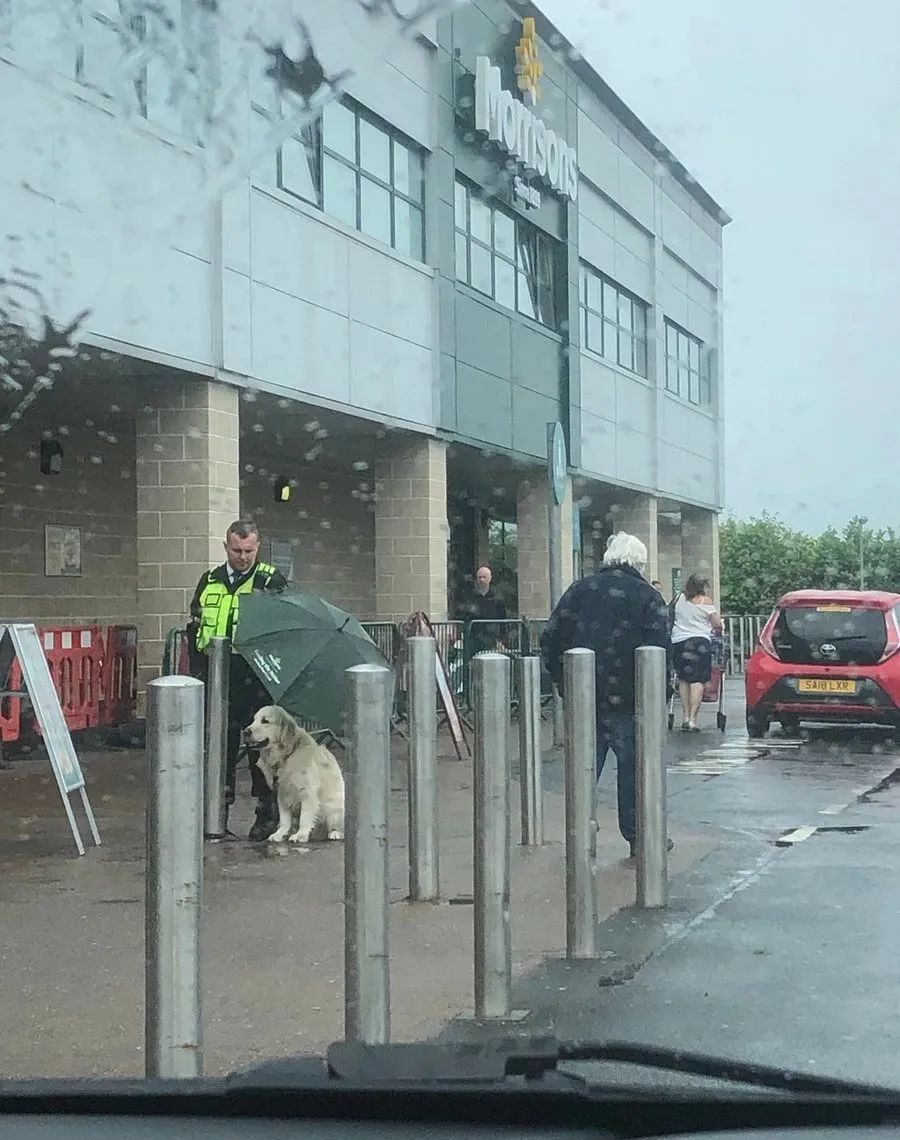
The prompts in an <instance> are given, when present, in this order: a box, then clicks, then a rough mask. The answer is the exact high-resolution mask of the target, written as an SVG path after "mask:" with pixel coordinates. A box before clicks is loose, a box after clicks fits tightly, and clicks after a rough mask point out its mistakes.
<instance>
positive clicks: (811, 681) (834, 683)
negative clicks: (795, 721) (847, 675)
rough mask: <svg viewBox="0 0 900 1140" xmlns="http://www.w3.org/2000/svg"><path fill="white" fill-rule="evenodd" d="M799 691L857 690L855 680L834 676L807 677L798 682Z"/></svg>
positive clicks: (830, 691) (852, 691) (846, 691)
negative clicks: (843, 679) (841, 679)
mask: <svg viewBox="0 0 900 1140" xmlns="http://www.w3.org/2000/svg"><path fill="white" fill-rule="evenodd" d="M797 692H798V693H850V694H851V695H852V694H854V693H855V692H856V682H855V681H840V680H837V679H836V678H834V677H807V678H804V679H803V680H801V681H798V682H797Z"/></svg>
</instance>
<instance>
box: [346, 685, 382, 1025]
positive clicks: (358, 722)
mask: <svg viewBox="0 0 900 1140" xmlns="http://www.w3.org/2000/svg"><path fill="white" fill-rule="evenodd" d="M347 684H348V689H349V695H348V700H349V707H348V710H347V711H348V716H347V721H348V732H347V772H346V792H347V803H346V812H345V816H346V820H345V825H344V831H345V845H344V1036H345V1039H346V1040H347V1041H362V1042H364V1043H365V1044H367V1045H385V1044H387V1042H388V1041H389V1040H390V1036H391V995H390V951H389V939H388V884H389V871H388V807H389V801H390V782H391V735H390V713H391V697H392V695H393V674H392V673H391V670H390V669H386V668H384V666H382V665H354V666H353V667H352V668H350V669H348V670H347Z"/></svg>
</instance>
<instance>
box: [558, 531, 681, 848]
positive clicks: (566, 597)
mask: <svg viewBox="0 0 900 1140" xmlns="http://www.w3.org/2000/svg"><path fill="white" fill-rule="evenodd" d="M646 565H647V548H646V546H644V544H643V543H642V542H641V541H640V539H638V538H635V536H634V535H631V534H626V533H625V532H624V531H620V532H619V533H618V534H616V535H613V536H612V538H610V540H609V542H608V543H607V548H606V554H605V555H604V558H603V565H602V567H601V568H600V569H599V570H598V571H597V572H596V573H595V574H590V575H588V577H587V578H582V579H581V580H580V581H579V582H575V583H574V584H573V585H571V586H570V587H569V589H568V590H567V591H566V592H565V594H563V596H562V597H561V598H560V600H559V604H558V605H557V607H556V609H555V610H554V611H553V613H552V614H551V616H550V621H549V622H548V623H547V627H546V629H545V630H544V634H543V637H542V638H541V655H542V657H543V659H544V664H545V665H546V667H547V671H548V672H549V674H550V676H551V678H552V679H553V682H554V684H555V685H556V686H557V688H558V689H559V690H560V692H562V680H563V654H564V653H565V651H566V650H567V649H575V648H579V647H580V648H585V649H593V651H594V653H595V655H596V661H595V668H596V680H597V779H598V780H599V778H600V773H601V772H602V771H603V765H604V763H605V762H606V755H607V753H608V752H609V751H610V749H612V751H613V752H615V754H616V764H617V787H618V806H619V830H620V831H621V833H622V837H623V838H624V839H626V840H627V841H628V843H629V844H630V847H631V854H632V855H634V853H635V835H636V827H635V724H634V669H635V663H634V652H635V650H636V649H637V648H638V647H639V646H642V645H658V646H661V647H662V648H665V649H668V648H669V627H668V614H667V611H666V603H665V600H664V599H663V597H662V596H661V595H660V593H659V591H658V590H655V589H654V588H653V586H651V584H650V583H649V582H648V581H647V580H646V578H645V577H644V570H645V568H646ZM670 846H671V841H670Z"/></svg>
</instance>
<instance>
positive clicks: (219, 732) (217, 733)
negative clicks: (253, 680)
mask: <svg viewBox="0 0 900 1140" xmlns="http://www.w3.org/2000/svg"><path fill="white" fill-rule="evenodd" d="M208 659H209V676H208V680H207V686H206V761H205V765H204V787H203V834H204V836H205V837H206V838H207V839H221V838H222V836H223V835H224V834H225V831H226V824H225V820H226V816H227V806H226V803H225V766H226V763H227V758H228V681H229V676H230V673H231V645H230V643H229V642H228V641H227V639H226V638H224V637H214V638H213V639H212V641H210V643H209V652H208Z"/></svg>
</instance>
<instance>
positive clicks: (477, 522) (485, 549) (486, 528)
mask: <svg viewBox="0 0 900 1140" xmlns="http://www.w3.org/2000/svg"><path fill="white" fill-rule="evenodd" d="M472 514H473V525H474V527H475V565H474V566H473V567H472V571H473V572H474V571H475V570H477V569H478V567H479V566H490V564H491V533H490V530H491V528H490V520H489V519H488V514H487V511H486V510H484V508H483V507H481V506H476V507H474V508H473V511H472Z"/></svg>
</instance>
